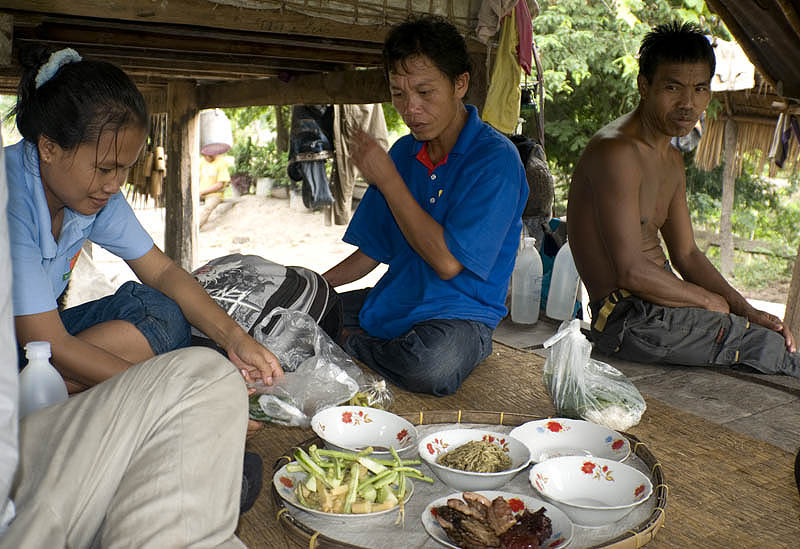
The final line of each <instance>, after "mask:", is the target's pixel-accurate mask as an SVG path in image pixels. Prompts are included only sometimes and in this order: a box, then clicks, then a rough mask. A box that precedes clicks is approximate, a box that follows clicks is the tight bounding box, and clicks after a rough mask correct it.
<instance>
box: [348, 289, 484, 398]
mask: <svg viewBox="0 0 800 549" xmlns="http://www.w3.org/2000/svg"><path fill="white" fill-rule="evenodd" d="M369 290H370V289H369V288H366V289H363V290H355V291H352V292H346V293H343V294H340V295H341V298H342V309H343V319H344V327H345V329H346V330H348V329H349V330H353V329H355V328H359V324H358V312H359V311H360V310H361V306H362V305H363V304H364V300H365V299H366V297H367V293H369ZM343 347H344V350H345V351H347V353H348V354H350V355H351V356H353V357H355V358H357V359H358V360H360V361H361V362H363V363H364V364H366V365H367V366H369V367H370V368H371V369H373V370H375V371H376V372H378V373H379V374H380V375H382V376H384V377H385V378H387V379H389V380H390V381H391V382H392V383H394V384H396V385H398V386H399V387H402V388H403V389H406V390H407V391H412V392H415V393H429V394H432V395H435V396H445V395H450V394H453V393H455V392H456V391H457V390H458V388H459V387H460V386H461V383H462V382H463V381H464V380H465V379H466V378H467V376H469V374H471V373H472V370H474V369H475V367H476V366H477V365H478V364H479V363H480V362H481V361H482V360H483V359H484V358H486V357H487V356H489V354H490V353H491V352H492V329H491V328H489V326H487V325H486V324H484V323H482V322H475V321H473V320H461V319H432V320H426V321H423V322H419V323H417V324H414V326H412V327H411V329H410V330H409V331H407V332H406V333H404V334H402V335H400V336H398V337H396V338H394V339H381V338H378V337H373V336H371V335H368V334H366V333H355V334H350V335H348V336H347V337H346V339H345V341H344V345H343Z"/></svg>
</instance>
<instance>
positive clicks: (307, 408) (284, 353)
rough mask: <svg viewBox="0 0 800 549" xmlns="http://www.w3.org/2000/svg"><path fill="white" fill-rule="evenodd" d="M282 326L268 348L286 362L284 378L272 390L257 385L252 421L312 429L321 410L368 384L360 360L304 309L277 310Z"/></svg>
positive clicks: (273, 314)
mask: <svg viewBox="0 0 800 549" xmlns="http://www.w3.org/2000/svg"><path fill="white" fill-rule="evenodd" d="M272 317H276V318H277V323H276V325H275V327H274V329H273V330H272V331H271V332H270V334H269V336H268V337H266V338H265V339H264V341H263V344H264V345H265V346H266V347H267V348H268V349H269V350H270V351H272V352H273V353H274V354H275V356H276V357H277V358H278V360H279V361H280V363H281V367H282V368H283V371H284V373H285V375H284V376H283V377H278V378H274V383H273V384H272V385H270V386H267V385H264V384H263V383H262V382H261V381H260V380H259V381H258V382H256V383H255V384H253V385H252V387H254V388H255V389H256V392H255V393H254V394H253V395H251V396H250V418H251V419H255V420H259V421H265V422H273V423H279V424H281V425H292V426H300V427H308V426H309V425H310V423H311V417H312V416H313V415H314V414H315V413H317V412H318V411H320V410H323V409H324V408H328V407H330V406H336V405H338V404H340V403H342V402H346V401H347V400H349V399H351V398H353V396H354V395H355V394H356V393H357V392H358V388H359V387H360V386H361V384H362V383H363V381H364V374H363V373H362V371H361V369H360V368H359V367H358V366H356V364H355V362H353V360H352V359H351V358H350V357H349V356H348V355H347V353H345V352H344V351H343V350H342V349H341V348H340V347H339V346H338V345H336V343H334V342H333V340H332V339H331V338H330V336H328V334H326V333H325V332H324V331H323V330H322V328H320V327H319V326H318V325H317V323H316V322H314V319H313V318H311V317H310V316H308V315H307V314H306V313H304V312H302V311H294V310H289V309H283V308H280V307H278V308H276V309H274V310H272V311H271V312H270V313H269V315H268V316H267V319H266V320H265V322H269V321H270V320H271V319H272Z"/></svg>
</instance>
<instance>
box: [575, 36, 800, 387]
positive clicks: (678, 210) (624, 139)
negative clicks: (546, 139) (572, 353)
mask: <svg viewBox="0 0 800 549" xmlns="http://www.w3.org/2000/svg"><path fill="white" fill-rule="evenodd" d="M715 62H716V61H715V58H714V50H713V49H712V47H711V45H710V44H709V42H708V40H707V39H706V37H705V36H704V35H703V33H702V32H701V31H700V30H699V29H698V28H697V27H695V26H693V25H691V24H683V25H681V24H679V23H673V24H670V25H662V26H659V27H656V28H655V29H654V30H653V31H652V32H650V33H649V34H648V35H647V36H645V38H644V40H643V42H642V45H641V48H640V50H639V76H638V79H637V82H638V86H639V95H640V96H641V99H640V101H639V105H638V106H637V107H636V109H635V110H633V111H632V112H630V113H628V114H625V115H623V116H621V117H620V118H618V119H616V120H614V121H613V122H611V123H610V124H608V125H606V126H605V127H603V128H602V129H600V130H599V131H598V132H597V133H596V134H595V135H594V137H592V139H591V140H590V141H589V143H588V145H587V146H586V149H585V150H584V151H583V154H582V155H581V157H580V159H579V161H578V164H577V166H576V168H575V173H574V174H573V177H572V183H571V185H570V189H569V197H568V209H567V218H568V219H569V236H570V239H569V241H570V246H571V249H572V253H573V257H574V258H575V266H576V267H577V269H578V272H579V273H580V276H581V280H583V283H584V284H585V285H586V289H587V290H588V292H589V298H590V300H591V301H590V307H591V310H592V326H591V339H592V342H593V343H594V345H595V348H596V349H598V350H599V351H601V352H603V353H605V354H609V355H613V356H616V357H619V358H622V359H625V360H632V361H636V362H657V363H671V364H681V365H686V366H731V367H735V368H737V369H747V370H755V371H759V372H762V373H768V374H770V373H780V374H788V375H793V376H795V377H800V355H799V354H798V353H796V352H795V346H794V340H793V338H792V334H791V333H790V332H789V330H788V328H787V327H786V326H785V325H784V324H783V323H782V322H781V321H780V319H778V318H777V317H775V316H774V315H771V314H769V313H766V312H764V311H759V310H757V309H755V308H754V307H753V306H752V305H750V304H749V303H748V302H747V300H746V299H745V298H744V297H743V296H742V295H741V294H740V293H739V292H737V291H736V290H735V289H734V288H732V287H731V286H730V284H728V282H727V281H726V280H725V279H724V278H723V277H722V275H721V274H720V273H719V272H718V271H717V269H716V268H714V266H713V265H712V264H711V262H710V261H709V260H708V258H706V256H705V255H703V253H702V252H701V251H700V250H699V249H698V248H697V244H696V243H695V241H694V234H693V232H692V222H691V219H690V217H689V208H688V205H687V202H686V176H685V169H684V165H683V158H682V156H681V153H680V151H679V150H678V149H677V148H675V147H674V146H673V145H672V144H671V141H672V139H673V138H674V137H677V136H682V135H686V134H688V133H689V132H691V131H692V129H693V128H694V127H695V124H696V123H697V120H698V119H699V118H700V115H701V114H702V112H703V111H704V110H705V108H706V106H707V105H708V103H709V101H710V99H711V90H710V82H711V77H712V76H713V74H714V66H715ZM659 233H660V234H661V236H663V237H664V242H665V243H666V245H667V250H668V251H669V260H667V256H666V255H665V254H664V251H663V249H662V248H661V240H660V238H659ZM672 266H674V267H675V268H676V269H677V271H678V272H680V274H681V278H679V277H678V276H676V275H675V274H674V273H673V271H672Z"/></svg>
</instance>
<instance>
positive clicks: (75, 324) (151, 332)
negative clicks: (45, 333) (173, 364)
mask: <svg viewBox="0 0 800 549" xmlns="http://www.w3.org/2000/svg"><path fill="white" fill-rule="evenodd" d="M60 315H61V322H62V323H63V324H64V328H66V329H67V331H68V332H69V333H70V335H76V334H79V333H80V332H82V331H84V330H86V329H88V328H91V327H92V326H94V325H96V324H100V323H102V322H108V321H109V320H124V321H126V322H130V323H131V324H133V325H134V326H136V329H137V330H139V331H140V332H141V333H142V335H143V336H144V337H145V338H146V339H147V341H148V342H149V343H150V348H151V349H152V350H153V354H156V355H160V354H162V353H166V352H169V351H174V350H175V349H180V348H181V347H188V346H189V345H190V344H191V341H192V333H191V327H190V326H189V323H188V322H187V321H186V318H185V317H184V316H183V313H182V312H181V308H180V307H178V304H177V303H175V302H174V301H172V300H171V299H170V298H168V297H167V296H165V295H164V294H162V293H161V292H159V291H158V290H154V289H153V288H151V287H149V286H145V285H143V284H139V283H137V282H132V281H130V282H126V283H125V284H123V285H122V286H120V287H119V289H118V290H117V291H116V293H114V294H113V295H109V296H106V297H103V298H100V299H96V300H94V301H89V302H87V303H83V304H81V305H78V306H77V307H70V308H69V309H66V310H64V311H61V313H60Z"/></svg>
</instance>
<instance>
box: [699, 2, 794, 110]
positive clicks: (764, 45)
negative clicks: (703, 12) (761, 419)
mask: <svg viewBox="0 0 800 549" xmlns="http://www.w3.org/2000/svg"><path fill="white" fill-rule="evenodd" d="M706 4H707V5H708V7H709V8H710V9H711V10H712V11H714V12H716V13H717V14H718V15H719V16H720V17H721V18H722V20H723V21H724V22H725V25H726V26H727V27H728V29H729V30H730V32H731V33H732V34H733V36H734V38H735V39H736V42H738V43H739V45H740V46H741V47H742V49H744V51H745V53H747V57H748V58H749V59H750V61H751V62H752V63H753V64H754V65H755V66H756V68H757V69H758V70H759V72H760V73H761V74H762V75H763V76H764V77H765V78H766V79H767V81H768V82H769V83H770V85H772V87H773V88H774V89H775V90H776V93H777V95H780V96H782V97H786V98H793V99H794V100H796V101H800V62H798V60H800V2H798V0H706Z"/></svg>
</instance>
